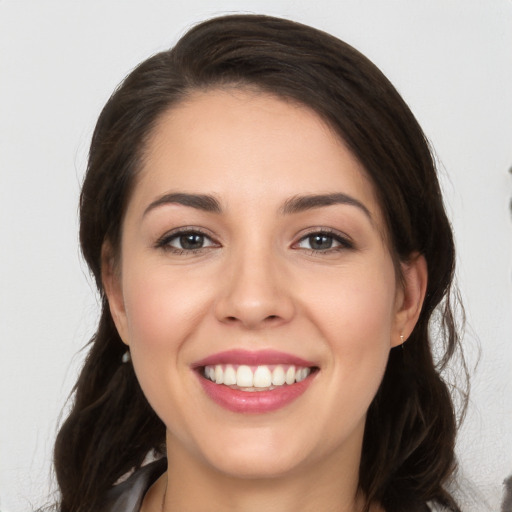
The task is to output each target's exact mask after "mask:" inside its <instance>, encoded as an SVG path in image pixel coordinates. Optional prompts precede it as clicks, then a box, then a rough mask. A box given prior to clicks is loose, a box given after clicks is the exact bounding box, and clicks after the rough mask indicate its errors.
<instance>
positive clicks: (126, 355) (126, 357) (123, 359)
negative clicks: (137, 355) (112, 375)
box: [121, 350, 132, 363]
mask: <svg viewBox="0 0 512 512" xmlns="http://www.w3.org/2000/svg"><path fill="white" fill-rule="evenodd" d="M131 360H132V356H131V355H130V351H129V350H127V351H126V352H125V353H124V354H123V357H121V362H123V363H128V362H130V361H131Z"/></svg>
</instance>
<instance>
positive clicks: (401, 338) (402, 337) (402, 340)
mask: <svg viewBox="0 0 512 512" xmlns="http://www.w3.org/2000/svg"><path fill="white" fill-rule="evenodd" d="M400 344H401V345H403V344H404V335H403V334H400Z"/></svg>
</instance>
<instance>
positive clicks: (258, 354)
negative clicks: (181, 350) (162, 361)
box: [192, 349, 317, 369]
mask: <svg viewBox="0 0 512 512" xmlns="http://www.w3.org/2000/svg"><path fill="white" fill-rule="evenodd" d="M215 364H245V365H247V366H259V365H269V364H288V365H294V366H305V367H306V366H307V367H313V366H317V365H316V364H315V363H314V362H312V361H306V360H305V359H302V358H301V357H297V356H294V355H292V354H288V353H286V352H279V351H277V350H258V351H249V350H241V349H235V350H226V351H225V352H218V353H217V354H212V355H211V356H208V357H205V358H204V359H201V360H200V361H197V362H195V363H193V364H192V368H194V369H195V368H199V367H201V366H209V365H215Z"/></svg>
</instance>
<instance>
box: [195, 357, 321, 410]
mask: <svg viewBox="0 0 512 512" xmlns="http://www.w3.org/2000/svg"><path fill="white" fill-rule="evenodd" d="M193 369H194V370H195V373H196V375H197V376H198V377H199V381H200V384H201V386H202V388H203V390H204V391H205V393H206V395H207V396H208V397H209V398H210V399H211V400H213V402H215V403H216V404H217V405H220V406H221V407H223V408H225V409H228V410H230V411H233V412H238V413H257V414H261V413H267V412H271V411H276V410H278V409H281V408H282V407H285V406H286V405H288V404H290V403H291V402H293V401H295V400H296V399H298V398H299V397H300V396H301V395H303V394H304V393H305V392H306V390H307V389H308V388H309V386H310V384H311V383H312V382H313V381H314V377H315V376H316V375H317V373H319V368H318V366H316V365H315V364H314V363H312V362H309V361H306V360H304V359H302V358H299V357H296V356H293V355H290V354H285V353H282V352H276V351H273V350H272V351H259V352H249V351H244V350H232V351H227V352H222V353H219V354H215V355H212V356H209V357H207V358H206V359H203V360H201V361H198V362H197V363H195V364H194V365H193Z"/></svg>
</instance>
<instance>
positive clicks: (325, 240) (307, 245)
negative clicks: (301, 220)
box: [297, 231, 353, 252]
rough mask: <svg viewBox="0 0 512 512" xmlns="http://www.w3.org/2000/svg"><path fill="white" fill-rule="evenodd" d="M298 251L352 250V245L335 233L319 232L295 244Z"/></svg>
mask: <svg viewBox="0 0 512 512" xmlns="http://www.w3.org/2000/svg"><path fill="white" fill-rule="evenodd" d="M297 247H298V248H299V249H308V250H310V251H313V252H329V251H336V250H342V249H352V248H353V244H352V242H351V241H349V240H347V239H346V238H344V237H343V236H341V235H338V234H337V233H330V232H323V231H319V232H316V233H310V234H309V235H307V236H305V237H303V238H301V239H300V240H299V242H298V244H297Z"/></svg>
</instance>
